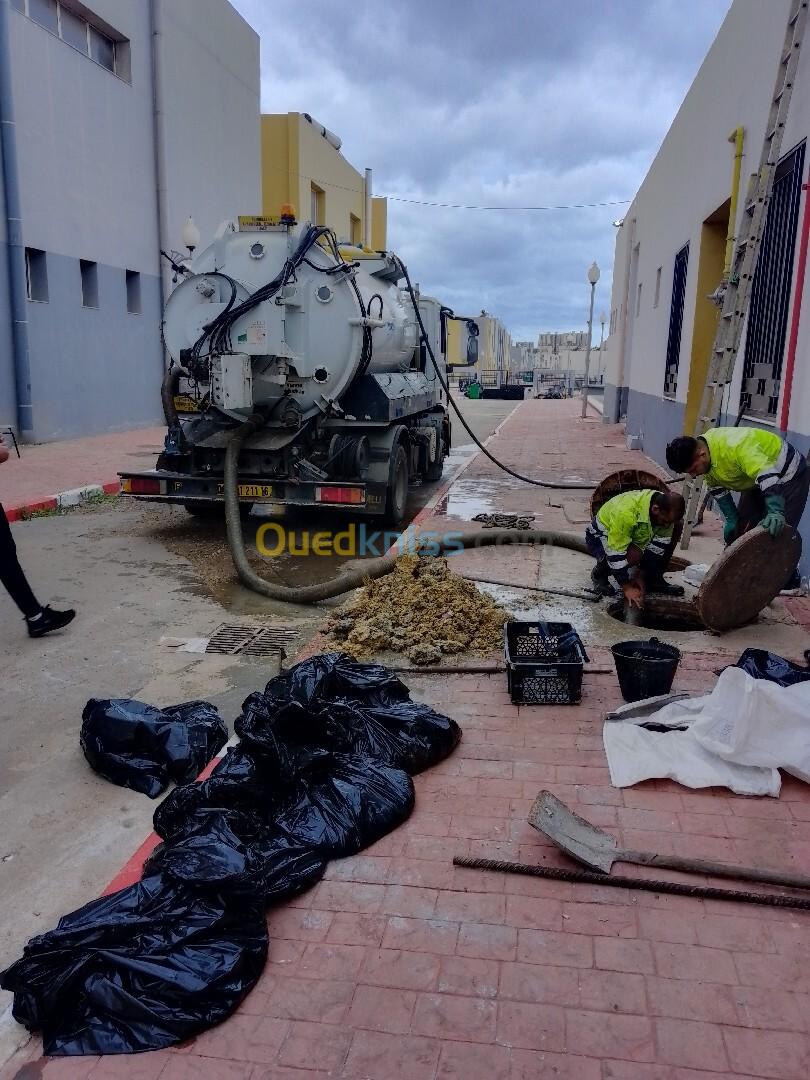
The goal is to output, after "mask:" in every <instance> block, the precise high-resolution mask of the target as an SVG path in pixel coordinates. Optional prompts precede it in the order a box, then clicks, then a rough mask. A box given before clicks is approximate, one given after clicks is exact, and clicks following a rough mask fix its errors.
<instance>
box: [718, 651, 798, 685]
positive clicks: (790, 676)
mask: <svg viewBox="0 0 810 1080" xmlns="http://www.w3.org/2000/svg"><path fill="white" fill-rule="evenodd" d="M804 660H805V666H804V667H802V666H801V665H799V664H794V663H793V662H792V661H791V660H786V659H785V658H784V657H783V656H777V654H776V653H772V652H767V651H766V650H765V649H744V650H743V652H742V654H741V655H740V658H739V660H738V661H737V663H736V664H735V665H734V666H735V667H738V668H742V670H743V671H744V672H746V674H748V675H750V676H751V677H752V678H753V679H767V680H768V682H775V683H778V684H779V686H793V685H794V684H795V683H801V682H807V681H808V679H810V650H808V651H807V652H806V653H805V654H804Z"/></svg>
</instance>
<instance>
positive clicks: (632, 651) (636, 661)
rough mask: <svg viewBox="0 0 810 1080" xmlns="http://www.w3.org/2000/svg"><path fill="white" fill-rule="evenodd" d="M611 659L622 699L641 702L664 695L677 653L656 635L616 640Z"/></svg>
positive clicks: (669, 686)
mask: <svg viewBox="0 0 810 1080" xmlns="http://www.w3.org/2000/svg"><path fill="white" fill-rule="evenodd" d="M611 651H612V652H613V660H614V663H615V664H616V674H617V675H618V676H619V686H620V687H621V690H622V697H623V698H624V700H625V701H641V700H643V699H644V698H648V697H658V696H659V695H660V694H668V693H669V692H670V690H671V689H672V682H673V680H674V678H675V672H676V671H677V670H678V664H679V663H680V662H681V653H680V650H679V649H676V648H675V646H674V645H667V644H665V642H663V641H659V640H658V638H650V639H649V640H648V641H620V642H619V643H618V644H617V645H614V646H613V649H612V650H611Z"/></svg>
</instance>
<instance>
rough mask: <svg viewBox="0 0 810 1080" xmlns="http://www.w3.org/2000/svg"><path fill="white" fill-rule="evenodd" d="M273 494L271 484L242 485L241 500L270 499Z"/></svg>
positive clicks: (240, 488)
mask: <svg viewBox="0 0 810 1080" xmlns="http://www.w3.org/2000/svg"><path fill="white" fill-rule="evenodd" d="M272 494H273V487H272V485H271V484H240V485H239V498H240V499H269V498H270V496H271V495H272Z"/></svg>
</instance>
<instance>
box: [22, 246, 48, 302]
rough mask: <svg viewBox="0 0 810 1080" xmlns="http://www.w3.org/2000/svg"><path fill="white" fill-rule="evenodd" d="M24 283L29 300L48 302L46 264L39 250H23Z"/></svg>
mask: <svg viewBox="0 0 810 1080" xmlns="http://www.w3.org/2000/svg"><path fill="white" fill-rule="evenodd" d="M25 281H26V289H27V292H28V299H29V300H39V301H41V302H42V303H47V300H48V262H47V258H46V256H45V252H44V251H40V250H39V248H26V249H25Z"/></svg>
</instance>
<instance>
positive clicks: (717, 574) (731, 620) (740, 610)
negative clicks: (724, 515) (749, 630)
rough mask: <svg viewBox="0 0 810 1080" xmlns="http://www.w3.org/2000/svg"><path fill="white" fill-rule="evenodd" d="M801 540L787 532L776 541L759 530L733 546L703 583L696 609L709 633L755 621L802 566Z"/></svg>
mask: <svg viewBox="0 0 810 1080" xmlns="http://www.w3.org/2000/svg"><path fill="white" fill-rule="evenodd" d="M801 553H802V542H801V538H800V537H799V535H798V534H797V533H795V532H794V531H793V529H791V528H784V529H783V530H782V532H781V533H780V534H779V536H777V537H776V539H775V540H774V539H773V538H772V537H771V536H770V534H769V533H767V532H766V531H765V529H762V528H760V527H759V526H757V527H756V528H755V529H752V530H751V531H750V532H747V533H746V534H745V535H744V536H741V537H740V539H739V540H735V541H734V543H733V544H730V545H729V546H728V547H727V548H726V550H725V551H724V552H723V554H722V555H721V556H720V558H719V559H718V560H717V562H716V563H715V564H714V565H713V566H712V567H711V569H710V570H709V571H708V573H707V574H706V577H705V578H704V579H703V583H702V584H701V586H700V589H699V590H698V594H697V609H698V613H699V615H700V617H701V619H702V620H703V622H704V623H705V624H706V626H708V628H709V629H710V630H716V631H723V630H731V629H732V628H733V627H735V626H743V625H744V624H745V623H747V622H750V621H751V620H752V619H754V618H755V617H756V616H757V615H758V614H759V612H760V611H762V609H763V608H764V607H765V606H766V605H767V604H769V603H770V602H771V600H773V598H774V597H775V596H776V595H777V594H778V593H779V591H780V590H781V589H783V588H784V586H785V584H786V582H787V580H788V578H789V577H790V575H791V574H792V573H793V571H794V570H795V569H796V567H797V566H798V564H799V557H800V556H801Z"/></svg>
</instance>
